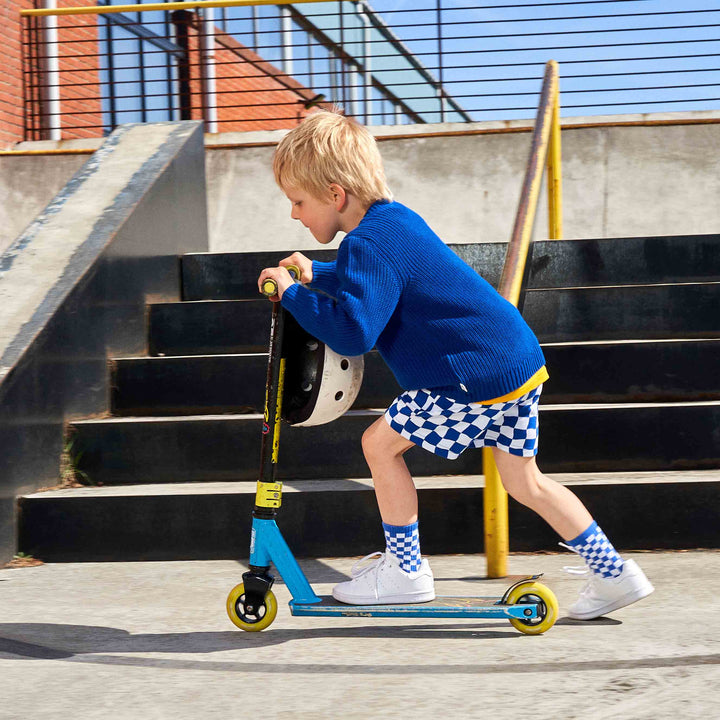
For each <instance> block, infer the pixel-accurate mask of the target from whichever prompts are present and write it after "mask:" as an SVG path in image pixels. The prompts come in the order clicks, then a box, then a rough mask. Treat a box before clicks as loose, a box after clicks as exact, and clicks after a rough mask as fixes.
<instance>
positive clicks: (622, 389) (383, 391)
mask: <svg viewBox="0 0 720 720" xmlns="http://www.w3.org/2000/svg"><path fill="white" fill-rule="evenodd" d="M544 352H545V358H546V360H547V366H548V368H549V371H550V375H551V378H550V381H549V382H547V383H546V384H545V387H544V389H543V399H544V401H545V403H546V404H547V403H579V402H604V403H607V402H625V401H626V402H667V401H671V400H679V401H693V400H716V399H720V383H718V367H720V340H707V341H697V342H677V343H676V342H671V343H652V342H650V343H638V344H626V343H619V344H607V345H571V346H550V347H546V348H544ZM266 364H267V356H266V355H245V356H243V355H214V356H213V355H210V356H199V357H183V358H177V357H166V358H132V359H126V360H115V361H113V362H112V364H111V368H112V373H113V382H112V411H113V414H115V415H193V414H203V413H205V414H216V413H237V414H240V413H246V412H250V413H252V412H256V413H257V412H262V410H263V404H264V398H265V395H264V392H265V390H264V383H265V373H266ZM400 392H401V388H400V386H399V385H398V383H397V381H396V380H395V377H394V376H393V374H392V372H391V371H390V369H389V368H388V367H387V365H385V363H384V361H383V360H382V358H381V357H380V356H379V354H378V353H376V352H372V353H368V354H367V355H366V356H365V374H364V377H363V385H362V388H361V390H360V394H359V395H358V398H357V400H356V401H355V405H354V407H355V408H358V409H359V408H381V407H387V406H388V405H389V404H390V403H391V402H392V400H393V398H395V397H396V396H397V395H398V394H399V393H400Z"/></svg>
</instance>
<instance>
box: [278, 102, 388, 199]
mask: <svg viewBox="0 0 720 720" xmlns="http://www.w3.org/2000/svg"><path fill="white" fill-rule="evenodd" d="M273 172H274V173H275V181H276V182H277V184H278V185H279V186H280V187H281V188H283V189H289V188H297V189H299V190H304V191H305V192H308V193H310V194H311V195H313V196H314V197H316V198H318V199H319V200H326V199H327V198H328V195H329V192H330V185H331V184H332V183H336V184H337V185H340V187H342V188H343V189H345V190H346V191H349V192H351V193H352V194H353V195H355V197H357V198H358V200H360V202H361V203H362V204H363V205H364V206H366V207H369V206H370V205H372V203H374V202H375V201H376V200H382V199H387V200H392V193H391V192H390V190H389V188H388V186H387V183H386V181H385V170H384V169H383V163H382V158H381V157H380V151H379V150H378V148H377V144H376V143H375V138H374V137H373V136H372V135H371V134H370V132H369V131H368V130H367V128H364V127H363V126H362V125H360V124H358V123H356V122H355V121H354V120H351V119H350V118H348V117H345V116H344V115H341V114H340V113H338V112H334V111H333V112H331V111H328V110H320V111H318V112H314V113H312V114H311V115H308V116H307V117H306V118H305V119H304V120H303V121H302V122H301V123H300V124H299V125H298V126H297V127H296V128H293V129H292V130H291V131H290V132H289V133H288V134H287V135H286V136H285V137H284V138H283V139H282V140H281V142H280V144H279V145H278V147H277V149H276V150H275V155H274V156H273Z"/></svg>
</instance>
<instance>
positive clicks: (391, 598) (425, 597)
mask: <svg viewBox="0 0 720 720" xmlns="http://www.w3.org/2000/svg"><path fill="white" fill-rule="evenodd" d="M333 597H334V598H335V599H336V600H337V601H338V602H341V603H345V604H346V605H413V604H415V603H426V602H430V601H431V600H434V599H435V591H432V592H424V593H417V594H416V595H408V594H407V593H406V594H404V595H388V596H386V597H383V598H376V597H358V596H357V595H349V596H348V595H345V594H344V593H342V592H337V593H336V592H333Z"/></svg>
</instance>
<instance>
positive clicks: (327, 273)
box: [310, 260, 338, 294]
mask: <svg viewBox="0 0 720 720" xmlns="http://www.w3.org/2000/svg"><path fill="white" fill-rule="evenodd" d="M312 273H313V279H312V282H311V283H310V287H311V288H315V289H316V290H322V291H323V292H327V293H330V294H332V293H333V292H334V291H335V289H336V288H337V284H338V279H337V271H336V264H335V263H334V262H319V261H317V260H313V264H312Z"/></svg>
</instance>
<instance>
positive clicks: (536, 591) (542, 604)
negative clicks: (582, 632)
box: [508, 582, 560, 635]
mask: <svg viewBox="0 0 720 720" xmlns="http://www.w3.org/2000/svg"><path fill="white" fill-rule="evenodd" d="M530 603H537V605H538V617H536V618H532V619H529V620H521V619H520V618H510V623H511V624H512V626H513V627H514V628H515V629H516V630H519V631H520V632H521V633H524V634H525V635H540V634H542V633H544V632H545V631H546V630H549V629H550V628H551V627H552V626H553V625H554V624H555V621H556V620H557V619H558V615H559V612H560V611H559V608H558V601H557V598H556V597H555V593H554V592H553V591H552V590H551V589H550V588H549V587H547V586H545V585H543V584H542V583H538V582H528V583H523V584H522V585H518V586H517V587H516V588H515V589H514V590H513V591H512V592H511V593H510V597H508V605H525V604H530Z"/></svg>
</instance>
